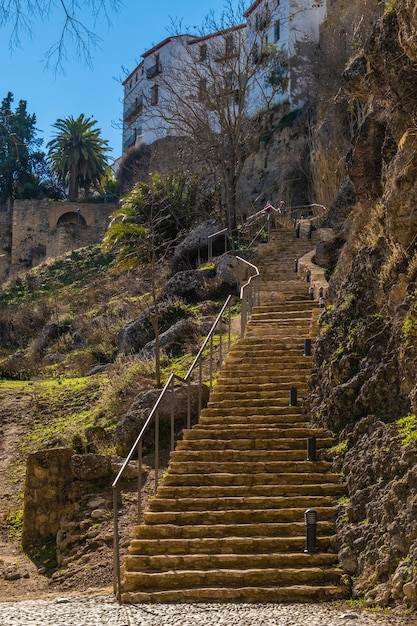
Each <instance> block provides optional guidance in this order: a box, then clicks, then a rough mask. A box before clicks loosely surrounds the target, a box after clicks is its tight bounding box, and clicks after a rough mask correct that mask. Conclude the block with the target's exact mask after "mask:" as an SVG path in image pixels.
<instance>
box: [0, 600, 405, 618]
mask: <svg viewBox="0 0 417 626" xmlns="http://www.w3.org/2000/svg"><path fill="white" fill-rule="evenodd" d="M222 624H224V625H226V624H227V626H341V625H346V626H412V625H413V626H417V618H416V617H415V616H414V617H410V616H405V615H404V614H403V613H402V612H400V611H398V612H396V611H392V612H384V611H362V610H357V609H351V608H349V607H348V606H347V605H346V604H344V603H342V602H335V603H331V604H317V605H312V604H265V605H262V604H256V605H254V604H139V605H138V604H137V605H121V606H120V605H118V604H117V603H116V602H115V600H114V597H113V596H97V595H96V596H94V595H90V596H62V597H60V598H54V599H48V600H23V601H19V602H13V601H11V602H1V603H0V626H29V625H30V626H35V625H36V626H131V625H138V626H139V625H140V626H208V625H210V626H211V625H213V626H219V625H222Z"/></svg>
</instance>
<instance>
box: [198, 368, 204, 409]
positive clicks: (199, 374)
mask: <svg viewBox="0 0 417 626" xmlns="http://www.w3.org/2000/svg"><path fill="white" fill-rule="evenodd" d="M202 384H203V359H202V358H201V357H200V361H199V364H198V415H200V413H201V408H202V398H201V385H202Z"/></svg>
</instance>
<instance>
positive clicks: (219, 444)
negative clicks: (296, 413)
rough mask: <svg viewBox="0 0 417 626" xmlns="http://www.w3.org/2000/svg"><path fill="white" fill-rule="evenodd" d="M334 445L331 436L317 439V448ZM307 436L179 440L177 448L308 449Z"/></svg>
mask: <svg viewBox="0 0 417 626" xmlns="http://www.w3.org/2000/svg"><path fill="white" fill-rule="evenodd" d="M332 445H334V440H333V439H332V438H330V437H323V438H317V439H316V446H317V449H318V450H320V449H322V448H330V447H331V446H332ZM306 446H307V437H298V438H295V437H286V438H278V439H270V438H263V439H255V438H254V439H250V438H248V437H247V438H244V437H243V438H242V439H239V440H229V439H222V440H215V439H209V438H207V439H195V440H190V439H188V440H187V441H179V442H178V445H177V450H202V451H204V450H274V451H277V450H283V451H285V450H306Z"/></svg>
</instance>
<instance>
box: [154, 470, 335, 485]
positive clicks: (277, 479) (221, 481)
mask: <svg viewBox="0 0 417 626" xmlns="http://www.w3.org/2000/svg"><path fill="white" fill-rule="evenodd" d="M324 478H325V479H326V481H327V482H333V483H337V482H338V481H339V474H336V473H331V472H326V473H325V476H324V473H323V472H319V473H316V472H297V473H283V472H281V473H280V474H279V475H277V474H276V473H275V472H268V473H261V472H259V473H258V474H256V475H253V474H237V473H233V474H231V473H226V472H223V473H220V472H217V473H215V474H212V475H211V476H208V475H204V474H201V473H196V474H183V473H174V472H170V473H168V474H167V475H166V477H165V484H167V485H173V484H175V485H181V484H182V485H187V484H188V485H207V486H209V485H219V486H222V485H259V484H262V483H264V484H266V485H281V484H283V485H288V484H304V485H315V484H316V483H322V482H323V480H324Z"/></svg>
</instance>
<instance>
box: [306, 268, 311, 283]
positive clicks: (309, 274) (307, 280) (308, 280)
mask: <svg viewBox="0 0 417 626" xmlns="http://www.w3.org/2000/svg"><path fill="white" fill-rule="evenodd" d="M310 279H311V272H310V270H306V283H309V282H310Z"/></svg>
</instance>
